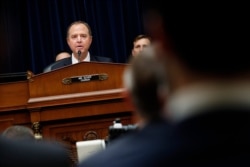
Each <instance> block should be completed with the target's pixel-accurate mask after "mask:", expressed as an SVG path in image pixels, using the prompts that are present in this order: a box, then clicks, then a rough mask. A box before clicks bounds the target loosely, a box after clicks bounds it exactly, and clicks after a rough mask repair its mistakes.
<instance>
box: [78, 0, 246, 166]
mask: <svg viewBox="0 0 250 167" xmlns="http://www.w3.org/2000/svg"><path fill="white" fill-rule="evenodd" d="M143 9H144V10H145V11H147V12H145V15H144V22H145V23H146V24H145V29H146V31H147V33H148V34H149V35H150V36H151V37H152V40H153V46H154V48H155V52H156V55H157V56H158V58H159V59H160V60H161V61H160V62H162V63H163V64H165V68H166V77H167V79H168V88H169V89H168V90H169V91H168V98H167V103H166V116H165V117H166V120H167V121H168V122H169V124H170V125H169V126H167V127H165V128H164V127H163V126H159V127H156V128H157V129H155V133H156V134H157V131H159V132H158V133H160V132H161V135H158V136H151V133H150V131H149V130H148V131H147V132H145V134H144V135H143V136H142V137H141V138H133V139H132V138H131V140H130V143H129V142H126V143H125V142H124V143H123V144H124V145H123V146H122V145H120V146H119V147H118V146H117V147H115V146H114V147H110V149H108V148H107V150H106V152H102V153H99V154H97V155H96V156H93V157H91V158H90V159H88V160H86V161H84V162H82V167H97V166H101V165H100V164H105V165H106V166H109V167H115V166H119V167H127V166H130V167H138V166H143V167H155V166H157V167H159V166H192V167H194V166H195V167H198V166H199V167H200V166H202V167H204V166H206V167H207V166H209V167H214V166H220V167H221V166H227V167H228V166H250V158H249V157H250V98H249V96H250V80H249V76H250V61H249V46H248V44H247V43H246V41H248V39H249V37H247V35H246V34H249V33H248V32H249V24H248V22H247V20H248V14H247V12H248V9H247V5H246V4H242V3H237V2H233V3H221V4H220V3H219V2H216V3H212V2H211V3H210V2H209V3H207V2H204V4H203V2H199V3H197V2H195V3H192V2H190V1H185V2H181V3H180V2H179V1H153V0H152V1H151V2H150V0H148V1H145V6H144V8H143ZM232 9H233V10H232ZM151 130H152V129H151ZM138 140H140V142H139V141H138ZM138 143H139V144H138ZM129 149H130V150H133V151H131V152H130V154H127V152H128V151H127V150H129ZM138 152H139V153H138Z"/></svg>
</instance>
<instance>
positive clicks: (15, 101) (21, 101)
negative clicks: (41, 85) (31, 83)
mask: <svg viewBox="0 0 250 167" xmlns="http://www.w3.org/2000/svg"><path fill="white" fill-rule="evenodd" d="M28 98H29V90H28V82H27V81H20V82H9V83H0V112H2V111H11V110H19V109H25V108H26V106H27V101H28Z"/></svg>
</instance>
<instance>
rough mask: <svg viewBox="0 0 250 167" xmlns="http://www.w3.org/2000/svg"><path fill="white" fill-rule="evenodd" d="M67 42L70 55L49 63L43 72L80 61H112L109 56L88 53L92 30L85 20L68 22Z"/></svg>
mask: <svg viewBox="0 0 250 167" xmlns="http://www.w3.org/2000/svg"><path fill="white" fill-rule="evenodd" d="M67 43H68V46H69V47H70V49H71V51H72V55H71V57H69V58H64V59H62V60H60V61H56V62H55V63H53V64H50V65H49V66H47V67H46V68H45V69H44V72H48V71H50V70H55V69H58V68H61V67H64V66H68V65H71V64H76V63H78V62H82V61H85V62H90V61H97V62H112V59H111V58H109V57H101V56H94V55H91V54H90V52H89V48H90V46H91V43H92V31H91V28H90V26H89V24H88V23H86V22H83V21H75V22H73V23H71V24H70V26H69V27H68V29H67Z"/></svg>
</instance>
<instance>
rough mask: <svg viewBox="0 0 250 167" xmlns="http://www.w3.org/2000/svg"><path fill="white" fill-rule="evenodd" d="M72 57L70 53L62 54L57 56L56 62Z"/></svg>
mask: <svg viewBox="0 0 250 167" xmlns="http://www.w3.org/2000/svg"><path fill="white" fill-rule="evenodd" d="M70 56H71V55H70V54H69V53H68V52H60V53H58V54H57V55H56V61H58V60H61V59H64V58H68V57H70Z"/></svg>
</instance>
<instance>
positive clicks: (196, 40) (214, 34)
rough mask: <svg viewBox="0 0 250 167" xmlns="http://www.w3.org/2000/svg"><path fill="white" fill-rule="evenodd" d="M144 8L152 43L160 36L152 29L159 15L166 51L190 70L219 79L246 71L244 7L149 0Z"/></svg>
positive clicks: (249, 67)
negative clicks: (171, 52) (215, 76)
mask: <svg viewBox="0 0 250 167" xmlns="http://www.w3.org/2000/svg"><path fill="white" fill-rule="evenodd" d="M163 3H164V4H163ZM246 6H247V5H245V7H246ZM143 7H144V14H145V15H144V23H145V27H146V30H147V32H148V34H149V35H150V36H152V38H153V40H154V38H159V36H161V35H159V33H160V32H155V29H154V28H153V26H156V24H155V20H156V18H159V17H158V16H159V15H158V14H160V15H161V16H160V17H161V18H162V21H163V27H164V31H165V38H166V39H167V43H168V47H171V49H172V50H173V52H174V53H176V55H178V58H179V59H180V60H181V61H183V62H184V63H185V64H186V65H187V66H188V67H189V68H190V69H192V70H195V71H199V72H202V73H212V74H219V75H220V74H221V75H226V74H229V75H231V74H234V73H238V72H245V71H249V69H250V62H249V61H247V60H248V55H249V49H248V46H247V44H246V41H248V40H249V39H248V37H247V34H248V30H249V29H248V27H249V26H248V14H247V11H248V10H246V9H245V8H244V4H240V3H239V4H237V3H235V2H230V3H229V2H226V3H224V2H223V3H222V2H221V3H219V2H216V3H212V2H209V3H208V2H205V1H204V2H203V1H202V2H195V3H192V2H190V1H185V2H179V1H171V2H165V1H153V0H149V1H145V2H144V6H143Z"/></svg>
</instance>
